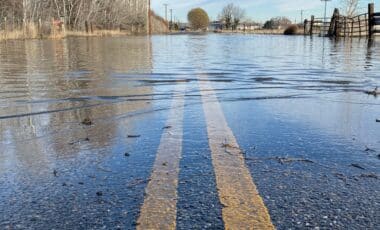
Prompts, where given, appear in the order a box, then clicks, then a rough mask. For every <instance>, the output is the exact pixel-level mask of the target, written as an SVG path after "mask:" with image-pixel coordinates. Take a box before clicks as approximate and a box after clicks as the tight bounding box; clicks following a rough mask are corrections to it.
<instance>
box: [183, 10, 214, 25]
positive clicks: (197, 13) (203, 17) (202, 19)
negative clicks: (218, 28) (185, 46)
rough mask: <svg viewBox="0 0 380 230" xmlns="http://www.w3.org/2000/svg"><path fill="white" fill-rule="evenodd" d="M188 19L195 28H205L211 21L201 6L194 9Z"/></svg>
mask: <svg viewBox="0 0 380 230" xmlns="http://www.w3.org/2000/svg"><path fill="white" fill-rule="evenodd" d="M187 19H188V20H189V22H190V24H191V26H192V28H193V29H194V30H199V29H202V30H205V29H207V27H208V24H209V22H210V19H209V17H208V15H207V13H206V11H204V10H203V9H201V8H195V9H192V10H191V11H190V12H189V14H188V15H187Z"/></svg>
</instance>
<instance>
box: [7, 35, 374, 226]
mask: <svg viewBox="0 0 380 230" xmlns="http://www.w3.org/2000/svg"><path fill="white" fill-rule="evenodd" d="M379 73H380V41H376V40H375V41H373V42H370V43H369V42H368V41H367V40H365V39H361V40H359V39H352V40H348V39H347V40H340V41H333V40H328V39H323V38H318V37H314V38H310V37H302V36H297V37H284V36H253V35H204V36H195V35H177V36H153V37H151V38H148V37H122V38H69V39H65V40H60V41H51V40H29V41H7V42H2V43H0V204H1V205H0V213H1V215H0V229H62V228H63V229H135V228H138V229H148V228H153V229H154V228H156V229H175V228H177V229H190V228H192V229H223V228H227V229H242V228H244V227H246V226H250V227H252V226H253V227H256V228H257V229H271V228H273V227H274V228H277V229H304V228H306V227H308V228H313V229H376V227H377V226H380V183H379V176H380V123H378V122H376V119H380V97H376V96H374V95H369V94H368V92H371V91H373V90H374V89H375V88H376V87H377V86H380V75H379ZM85 119H90V121H91V122H87V124H84V123H83V121H84V120H85ZM85 123H86V122H85ZM90 123H91V124H90Z"/></svg>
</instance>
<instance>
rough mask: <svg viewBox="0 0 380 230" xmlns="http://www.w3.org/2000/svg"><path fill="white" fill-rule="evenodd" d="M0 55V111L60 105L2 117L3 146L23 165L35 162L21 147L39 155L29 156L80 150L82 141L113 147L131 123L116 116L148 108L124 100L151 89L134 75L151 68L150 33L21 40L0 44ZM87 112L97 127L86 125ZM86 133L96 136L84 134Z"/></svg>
mask: <svg viewBox="0 0 380 230" xmlns="http://www.w3.org/2000/svg"><path fill="white" fill-rule="evenodd" d="M12 48H13V49H12ZM0 55H1V57H2V61H1V63H0V76H1V77H0V79H1V80H0V85H1V89H0V92H1V94H0V97H1V98H0V105H1V106H2V107H4V110H2V112H0V116H8V115H15V114H24V115H27V114H30V113H38V112H46V111H56V112H54V113H44V114H40V115H35V116H24V117H20V118H13V119H0V139H1V143H0V145H4V146H6V148H4V149H13V150H14V151H13V152H14V154H15V155H17V156H19V158H20V159H18V160H19V161H25V164H30V162H28V160H26V158H24V155H23V150H28V152H29V153H30V154H33V158H28V159H29V160H30V159H33V161H35V162H46V160H43V158H46V157H47V155H49V154H50V155H51V154H75V153H76V152H77V151H78V149H77V148H76V143H78V144H84V145H87V147H88V148H90V149H97V148H102V147H104V146H107V145H109V144H110V142H111V141H112V139H113V138H115V135H119V134H120V128H121V127H120V126H122V128H123V129H126V128H128V127H129V126H130V125H129V124H128V121H126V120H125V119H121V120H116V121H114V119H113V118H114V117H116V116H118V115H122V114H126V113H129V112H133V111H137V110H142V109H146V108H147V107H148V106H149V105H148V104H147V103H146V101H130V102H128V101H126V100H125V98H128V96H134V95H151V94H152V89H151V87H149V86H138V85H137V84H136V81H135V80H136V78H137V76H135V77H134V76H133V75H132V74H131V73H136V72H142V73H149V72H151V69H152V66H151V65H152V64H151V48H150V40H149V38H146V37H137V38H125V37H124V38H109V39H102V38H79V39H68V40H60V41H49V40H44V41H18V42H14V43H13V42H12V43H8V44H7V45H6V46H1V47H0ZM7 91H10V92H9V93H8V92H7ZM15 91H16V92H17V93H15ZM144 98H147V97H144ZM147 99H149V98H147ZM94 105H98V106H94ZM61 110H62V111H61ZM86 117H89V118H91V119H93V120H95V123H96V125H94V126H92V127H83V126H81V125H80V122H81V120H83V119H84V118H86ZM129 128H131V129H133V127H129ZM86 137H90V138H91V141H90V142H88V143H86V142H85V141H83V140H82V139H84V138H86ZM70 142H73V143H74V144H72V143H71V144H70ZM25 146H28V147H27V148H25ZM46 154H47V155H46ZM29 156H30V155H29Z"/></svg>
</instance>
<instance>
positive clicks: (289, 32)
mask: <svg viewBox="0 0 380 230" xmlns="http://www.w3.org/2000/svg"><path fill="white" fill-rule="evenodd" d="M297 32H298V26H297V25H290V26H288V28H286V30H285V31H284V34H285V35H295V34H297Z"/></svg>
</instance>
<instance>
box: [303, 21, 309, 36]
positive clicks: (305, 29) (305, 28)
mask: <svg viewBox="0 0 380 230" xmlns="http://www.w3.org/2000/svg"><path fill="white" fill-rule="evenodd" d="M307 22H308V21H307V19H305V21H303V34H304V35H306V34H307V33H306V31H307Z"/></svg>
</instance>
